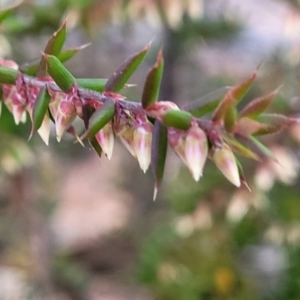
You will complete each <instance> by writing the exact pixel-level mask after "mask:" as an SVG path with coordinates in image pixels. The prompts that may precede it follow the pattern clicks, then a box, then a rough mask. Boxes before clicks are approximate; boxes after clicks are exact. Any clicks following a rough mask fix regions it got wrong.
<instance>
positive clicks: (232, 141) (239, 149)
mask: <svg viewBox="0 0 300 300" xmlns="http://www.w3.org/2000/svg"><path fill="white" fill-rule="evenodd" d="M223 138H224V140H225V141H226V143H227V144H228V145H229V146H230V148H231V149H232V150H233V151H234V152H236V153H238V154H240V155H242V156H245V157H248V158H252V159H255V160H258V161H259V160H260V158H259V156H258V155H257V154H256V153H255V152H253V151H252V150H251V149H249V148H248V147H246V146H245V145H243V144H242V143H240V142H239V141H237V140H236V138H235V137H234V136H232V135H231V134H226V135H224V136H223Z"/></svg>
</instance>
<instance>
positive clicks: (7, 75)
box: [0, 67, 19, 84]
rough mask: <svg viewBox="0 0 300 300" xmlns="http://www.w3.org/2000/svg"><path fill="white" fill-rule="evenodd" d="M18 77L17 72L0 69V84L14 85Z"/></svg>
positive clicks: (4, 68) (9, 69)
mask: <svg viewBox="0 0 300 300" xmlns="http://www.w3.org/2000/svg"><path fill="white" fill-rule="evenodd" d="M18 75H19V72H18V70H15V69H11V68H6V67H0V83H6V84H15V83H16V80H17V78H18Z"/></svg>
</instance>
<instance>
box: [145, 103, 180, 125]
mask: <svg viewBox="0 0 300 300" xmlns="http://www.w3.org/2000/svg"><path fill="white" fill-rule="evenodd" d="M174 109H175V110H179V107H178V106H177V105H176V104H175V103H174V102H171V101H159V102H155V103H153V104H151V105H150V106H149V107H147V109H146V111H147V115H148V116H151V117H153V118H156V119H158V120H160V121H161V120H162V117H163V116H164V115H165V114H166V113H167V112H168V111H170V110H174Z"/></svg>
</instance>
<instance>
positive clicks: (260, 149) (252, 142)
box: [234, 134, 276, 161]
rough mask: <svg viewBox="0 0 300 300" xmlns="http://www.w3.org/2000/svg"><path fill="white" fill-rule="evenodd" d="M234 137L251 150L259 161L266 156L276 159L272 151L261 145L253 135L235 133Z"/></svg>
mask: <svg viewBox="0 0 300 300" xmlns="http://www.w3.org/2000/svg"><path fill="white" fill-rule="evenodd" d="M234 137H235V138H236V139H237V140H238V141H239V142H241V143H243V145H245V146H246V147H247V148H248V149H250V150H251V151H252V152H254V153H256V155H257V156H258V157H259V159H260V160H261V161H263V160H265V159H266V158H272V159H274V160H276V159H275V156H274V155H273V153H272V151H271V150H269V149H268V148H267V147H266V146H265V145H263V144H262V143H261V142H260V141H259V140H258V139H257V138H255V137H253V136H249V137H246V136H242V135H240V134H235V135H234Z"/></svg>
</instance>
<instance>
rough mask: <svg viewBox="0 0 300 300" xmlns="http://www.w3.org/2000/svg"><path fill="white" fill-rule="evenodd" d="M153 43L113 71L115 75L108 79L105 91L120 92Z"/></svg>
mask: <svg viewBox="0 0 300 300" xmlns="http://www.w3.org/2000/svg"><path fill="white" fill-rule="evenodd" d="M150 45H151V43H149V44H148V45H147V46H146V47H145V48H143V49H142V50H141V51H139V52H137V53H136V54H134V55H132V56H131V57H129V58H128V59H127V60H125V62H124V63H123V64H122V65H121V66H119V68H118V69H117V70H116V71H115V72H114V73H113V75H112V76H111V77H110V78H109V79H108V80H107V82H106V84H105V87H104V89H105V91H112V92H118V91H120V90H121V89H122V88H123V87H124V86H125V84H126V82H127V81H128V79H129V78H130V77H131V75H132V74H133V73H134V71H135V70H136V69H137V68H138V66H139V65H140V63H141V62H142V61H143V59H144V57H145V55H146V53H147V51H148V49H149V48H150Z"/></svg>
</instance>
